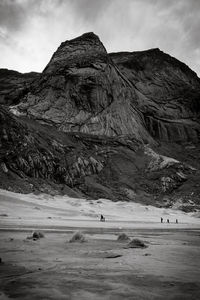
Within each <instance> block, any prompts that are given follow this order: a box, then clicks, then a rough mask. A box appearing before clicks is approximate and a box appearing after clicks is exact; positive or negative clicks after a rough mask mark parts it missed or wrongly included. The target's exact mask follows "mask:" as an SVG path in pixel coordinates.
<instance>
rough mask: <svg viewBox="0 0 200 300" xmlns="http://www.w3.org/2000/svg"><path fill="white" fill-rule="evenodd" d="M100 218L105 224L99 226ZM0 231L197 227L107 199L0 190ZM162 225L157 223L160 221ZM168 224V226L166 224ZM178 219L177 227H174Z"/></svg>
mask: <svg viewBox="0 0 200 300" xmlns="http://www.w3.org/2000/svg"><path fill="white" fill-rule="evenodd" d="M101 214H103V215H104V216H105V218H106V222H105V223H104V222H99V218H100V215H101ZM0 215H1V216H0V227H1V228H2V227H9V226H12V227H13V226H15V227H18V226H20V227H22V226H24V227H26V226H28V227H30V226H33V227H34V226H42V227H56V226H59V227H101V228H111V227H113V228H135V227H136V228H140V227H141V228H145V227H146V228H187V227H200V219H199V218H196V217H195V216H194V215H195V214H194V213H184V212H182V211H180V210H176V209H165V208H156V207H153V206H144V205H141V204H139V203H132V202H122V201H119V202H112V201H110V200H107V199H99V200H85V199H75V198H70V197H67V196H55V197H53V196H50V195H46V194H41V195H34V194H18V193H12V192H9V191H5V190H0ZM161 217H162V218H163V219H164V223H163V224H161V223H160V218H161ZM167 219H169V220H170V224H167V223H166V220H167ZM176 219H178V221H179V223H178V224H175V220H176Z"/></svg>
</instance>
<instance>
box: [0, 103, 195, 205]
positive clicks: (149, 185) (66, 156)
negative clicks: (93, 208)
mask: <svg viewBox="0 0 200 300" xmlns="http://www.w3.org/2000/svg"><path fill="white" fill-rule="evenodd" d="M0 149H1V151H0V187H1V188H5V189H9V190H12V191H18V192H34V191H35V192H36V191H40V192H46V193H50V194H57V193H62V194H68V195H69V196H72V197H89V198H93V199H98V198H108V199H112V200H113V201H117V200H126V201H136V202H141V203H145V204H153V205H156V206H171V205H173V203H176V202H177V200H179V202H180V203H179V206H182V205H183V204H184V202H186V204H187V206H188V203H187V200H188V195H190V194H191V191H193V186H191V187H190V188H188V186H186V187H187V192H184V193H183V192H181V190H180V191H179V188H182V189H184V184H185V183H187V182H188V181H189V180H190V181H193V182H194V183H195V181H194V178H196V179H197V178H199V172H198V171H197V170H196V169H195V168H192V167H190V166H189V165H188V164H185V163H181V162H179V161H178V160H175V159H172V158H169V157H167V156H163V155H159V154H157V153H156V152H155V151H154V150H152V149H151V148H150V147H149V146H143V144H142V143H140V142H138V141H137V140H135V139H132V138H128V136H127V137H124V138H122V137H121V138H120V137H118V138H117V137H115V138H113V137H112V138H111V137H98V136H94V135H87V134H82V133H63V132H58V131H57V130H56V129H53V128H52V127H49V126H46V125H41V124H39V123H38V122H36V121H34V120H29V119H26V118H22V117H15V116H13V115H11V114H10V113H9V112H8V111H7V109H5V108H0ZM196 182H197V180H196ZM199 189H200V188H199ZM174 191H178V193H179V196H178V197H177V195H176V194H177V193H174ZM169 195H171V196H170V198H169V197H168V196H169ZM198 195H199V191H198V193H193V195H192V197H191V199H192V202H191V203H192V207H193V209H194V208H195V207H197V206H196V205H197V204H198V201H199V200H198V199H199V197H198ZM191 203H190V205H191ZM195 203H196V204H195Z"/></svg>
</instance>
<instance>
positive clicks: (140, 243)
mask: <svg viewBox="0 0 200 300" xmlns="http://www.w3.org/2000/svg"><path fill="white" fill-rule="evenodd" d="M128 248H147V245H146V244H145V243H144V242H143V241H141V240H139V239H133V240H132V241H130V243H129V244H128Z"/></svg>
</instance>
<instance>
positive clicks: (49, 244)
mask: <svg viewBox="0 0 200 300" xmlns="http://www.w3.org/2000/svg"><path fill="white" fill-rule="evenodd" d="M45 197H46V196H45ZM45 197H43V196H40V197H38V199H37V201H35V199H34V197H33V199H32V198H31V196H30V197H29V198H27V199H25V198H23V195H16V196H15V195H13V194H6V195H5V194H4V192H2V197H0V209H1V211H0V212H1V217H0V227H1V229H0V257H1V258H2V263H1V264H0V299H22V300H23V299H27V300H28V299H37V300H38V299H113V300H114V299H115V300H116V299H180V300H182V299H183V300H184V299H188V300H191V299H195V300H196V299H198V298H199V292H200V251H199V250H200V227H199V220H198V219H195V218H193V217H192V216H191V215H186V214H181V213H180V212H173V211H172V212H171V211H169V212H168V211H166V210H164V211H162V210H160V211H157V210H156V213H155V211H154V210H153V209H152V210H151V209H148V210H147V209H145V208H144V207H141V208H139V206H138V210H139V209H140V211H139V212H138V211H137V216H138V220H134V218H135V217H134V218H133V219H131V218H130V216H131V215H128V214H127V215H128V220H126V219H125V217H124V218H123V217H121V219H120V218H119V215H118V214H117V213H118V210H117V209H116V210H114V209H113V211H111V210H109V209H107V214H106V217H107V221H106V222H105V223H103V222H99V221H98V211H97V207H96V208H95V204H90V203H89V208H90V206H92V207H94V208H93V213H92V212H90V213H89V215H88V210H89V208H88V207H86V205H88V203H86V202H84V206H83V205H82V204H81V205H78V206H76V203H75V200H69V201H70V203H71V204H70V207H69V206H68V207H67V208H60V203H59V201H58V203H57V206H56V201H55V203H54V202H53V200H52V199H50V201H49V199H48V197H46V198H45ZM22 198H23V199H22ZM31 199H32V200H31ZM44 199H46V200H44ZM51 200H52V202H51ZM45 201H46V204H45V205H44V202H45ZM35 203H37V204H35ZM102 203H104V202H103V200H102ZM102 203H100V205H102ZM105 203H106V205H107V204H108V203H107V202H105ZM68 204H69V203H68ZM68 204H67V205H68ZM109 205H110V207H111V205H113V203H111V204H109ZM109 205H107V206H106V207H107V208H109ZM118 205H119V204H118ZM52 206H54V207H52ZM35 207H37V208H35ZM106 207H105V208H104V207H103V206H101V210H103V209H105V211H106ZM112 207H114V206H112ZM38 208H39V209H38ZM69 208H70V209H69ZM84 208H85V211H82V210H83V209H84ZM134 208H135V207H134ZM123 209H124V210H125V209H126V205H125V204H123V205H120V210H123ZM128 209H129V210H130V207H129V208H128ZM120 210H119V211H120ZM146 212H147V213H146ZM160 212H163V216H168V217H169V216H170V218H171V220H172V217H173V220H174V218H175V216H177V215H178V216H179V218H181V221H182V222H180V224H175V223H174V222H173V223H170V224H167V223H164V224H160V223H159V214H158V213H160ZM104 214H105V213H104ZM122 215H123V214H122ZM135 215H136V214H135ZM135 215H134V216H135ZM144 215H145V216H148V217H147V221H146V222H142V219H143V218H144ZM109 216H110V217H109ZM124 216H126V212H124ZM33 229H40V230H41V231H42V232H43V233H44V235H45V237H44V238H42V239H39V240H36V241H34V240H31V239H27V236H30V235H31V232H32V230H33ZM77 230H79V231H81V232H82V233H83V234H84V235H85V237H86V240H87V241H86V242H85V243H69V240H70V238H71V237H72V235H73V233H74V232H75V231H77ZM121 232H125V233H126V234H127V235H128V236H129V237H130V238H131V239H132V238H139V239H141V240H143V241H144V242H145V244H146V245H147V246H148V247H147V248H144V249H136V248H127V243H128V242H126V241H125V242H119V241H117V237H118V235H119V233H121Z"/></svg>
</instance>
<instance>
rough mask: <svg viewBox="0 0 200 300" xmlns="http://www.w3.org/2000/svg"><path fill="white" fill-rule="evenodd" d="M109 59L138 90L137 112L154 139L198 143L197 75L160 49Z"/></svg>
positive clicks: (199, 106)
mask: <svg viewBox="0 0 200 300" xmlns="http://www.w3.org/2000/svg"><path fill="white" fill-rule="evenodd" d="M110 57H111V58H112V60H113V61H114V63H115V64H116V65H117V66H118V68H119V69H120V71H121V72H122V73H123V75H124V76H126V77H127V78H128V80H129V81H130V82H131V84H132V85H133V86H134V88H135V89H136V90H137V95H138V97H136V99H137V108H138V109H139V110H140V111H141V112H142V113H143V115H144V118H145V122H146V125H147V127H148V130H149V131H150V133H151V134H152V136H153V137H155V138H156V139H158V140H161V141H179V142H180V141H182V142H183V141H188V140H193V141H198V140H199V133H200V128H199V113H200V80H199V78H198V77H197V75H196V73H195V72H193V71H192V70H191V69H189V67H187V66H186V65H185V64H183V63H182V62H180V61H178V60H177V59H175V58H173V57H171V56H169V55H168V54H165V53H163V52H162V51H160V50H159V49H151V50H148V51H140V52H121V53H112V54H110Z"/></svg>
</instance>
